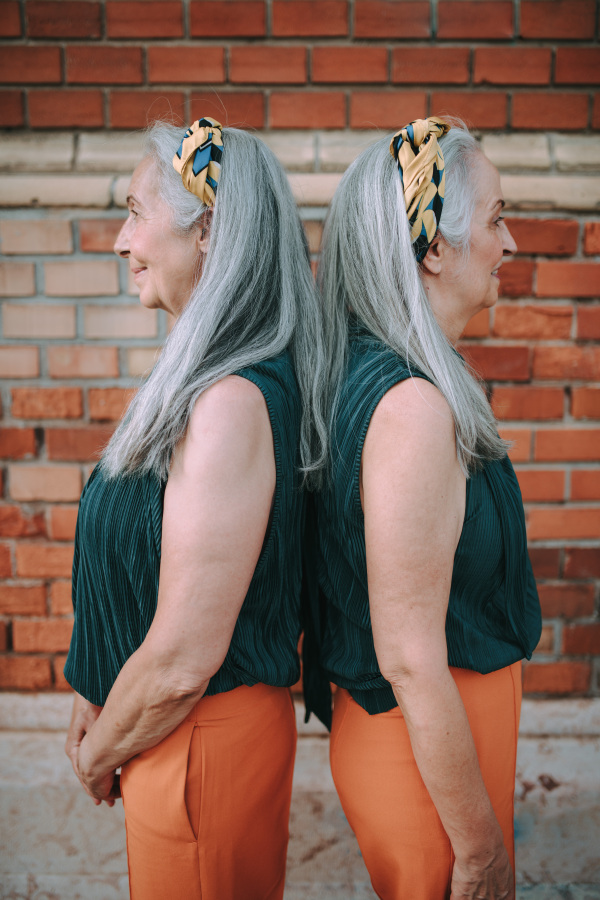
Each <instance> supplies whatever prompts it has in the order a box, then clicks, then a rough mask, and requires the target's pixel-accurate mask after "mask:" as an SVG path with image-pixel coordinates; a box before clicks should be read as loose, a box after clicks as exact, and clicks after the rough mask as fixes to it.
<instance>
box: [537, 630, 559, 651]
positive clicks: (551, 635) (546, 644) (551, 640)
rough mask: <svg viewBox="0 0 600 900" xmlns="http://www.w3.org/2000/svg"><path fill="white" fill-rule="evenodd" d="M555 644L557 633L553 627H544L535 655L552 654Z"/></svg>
mask: <svg viewBox="0 0 600 900" xmlns="http://www.w3.org/2000/svg"><path fill="white" fill-rule="evenodd" d="M554 644H555V632H554V626H553V625H543V626H542V633H541V635H540V639H539V641H538V643H537V647H536V648H535V650H534V653H536V654H538V653H552V652H553V650H554Z"/></svg>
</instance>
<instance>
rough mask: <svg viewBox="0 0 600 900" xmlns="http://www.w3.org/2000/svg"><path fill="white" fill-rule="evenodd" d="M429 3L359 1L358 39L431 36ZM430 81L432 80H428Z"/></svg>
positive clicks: (356, 14) (356, 12)
mask: <svg viewBox="0 0 600 900" xmlns="http://www.w3.org/2000/svg"><path fill="white" fill-rule="evenodd" d="M430 33H431V26H430V22H429V3H426V2H420V0H404V2H403V3H398V0H387V2H386V0H355V3H354V37H355V38H385V40H387V41H389V40H391V39H393V38H402V39H406V38H428V37H429V36H430ZM428 80H429V79H428Z"/></svg>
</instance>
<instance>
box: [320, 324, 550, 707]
mask: <svg viewBox="0 0 600 900" xmlns="http://www.w3.org/2000/svg"><path fill="white" fill-rule="evenodd" d="M411 374H412V375H413V376H415V377H420V378H424V377H425V376H424V375H423V374H422V373H420V372H418V371H415V370H414V369H413V370H412V373H411V372H409V370H408V368H407V366H406V364H405V363H404V362H403V361H402V360H401V359H400V358H399V357H398V356H397V355H396V354H395V353H394V352H393V351H392V350H390V349H389V348H387V347H386V346H385V345H384V344H382V343H381V342H379V341H378V340H377V339H376V338H375V337H373V336H372V335H370V334H369V333H368V332H364V331H359V330H355V331H354V333H353V339H352V341H351V349H350V357H349V366H348V371H347V377H346V380H345V384H344V388H343V393H342V397H341V401H340V403H339V407H338V414H337V421H336V426H335V431H334V435H333V442H332V459H333V462H332V469H333V473H332V479H331V482H330V484H329V486H328V487H327V488H326V489H325V490H324V491H322V492H321V494H320V496H319V497H318V499H317V521H318V539H319V551H318V555H319V564H318V569H319V585H320V590H321V596H322V603H323V607H324V608H323V610H322V616H323V620H322V622H321V625H320V630H321V638H320V643H321V649H320V659H321V665H322V667H323V669H324V672H325V675H326V676H327V677H328V678H329V680H330V681H332V682H333V683H334V684H337V685H339V686H341V687H343V688H346V689H347V690H348V691H349V692H350V693H351V695H352V697H353V698H354V699H355V700H356V701H357V702H358V703H359V704H360V705H361V706H362V707H363V708H364V709H366V710H367V711H368V712H369V713H379V712H384V711H386V710H389V709H392V707H394V706H396V700H395V698H394V694H393V692H392V688H391V686H390V684H389V683H388V682H387V681H386V680H385V679H384V678H383V676H382V674H381V672H380V671H379V667H378V664H377V657H376V655H375V647H374V644H373V635H372V631H371V619H370V613H369V595H368V587H367V566H366V553H365V537H364V518H363V513H362V508H361V502H360V493H359V472H360V462H361V455H362V449H363V444H364V440H365V437H366V434H367V429H368V427H369V423H370V420H371V417H372V415H373V413H374V411H375V408H376V406H377V404H378V403H379V401H380V400H381V398H382V397H383V395H384V394H385V393H386V392H387V391H389V390H390V388H391V387H393V386H394V385H395V384H397V383H398V382H401V381H403V380H405V379H406V378H409V377H411ZM323 601H324V602H323ZM540 633H541V614H540V605H539V601H538V596H537V590H536V586H535V580H534V578H533V573H532V570H531V564H530V562H529V556H528V554H527V542H526V535H525V518H524V513H523V503H522V499H521V492H520V490H519V485H518V482H517V478H516V475H515V473H514V470H513V467H512V465H511V463H510V460H509V459H508V457H506V456H505V457H504V459H501V460H498V461H494V462H490V463H488V464H486V465H485V467H484V468H483V470H481V471H479V472H477V473H475V474H473V475H472V476H471V477H470V478H469V479H467V488H466V508H465V518H464V524H463V528H462V533H461V536H460V540H459V543H458V546H457V549H456V554H455V557H454V568H453V573H452V583H451V589H450V599H449V605H448V613H447V617H446V639H447V645H448V662H449V665H451V666H458V667H460V668H465V669H472V670H475V671H477V672H492V671H495V670H497V669H501V668H503V667H504V666H508V665H510V664H511V663H513V662H516V661H517V660H520V659H522V658H523V657H527V658H529V657H530V656H531V654H532V652H533V650H534V648H535V646H536V644H537V642H538V640H539V637H540Z"/></svg>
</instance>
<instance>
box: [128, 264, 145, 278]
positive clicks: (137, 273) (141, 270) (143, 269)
mask: <svg viewBox="0 0 600 900" xmlns="http://www.w3.org/2000/svg"><path fill="white" fill-rule="evenodd" d="M131 271H132V273H133V280H134V281H137V279H138V275H141V274H142V273H143V272H145V271H146V267H145V266H140V268H138V269H132V270H131Z"/></svg>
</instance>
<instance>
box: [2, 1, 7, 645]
mask: <svg viewBox="0 0 600 900" xmlns="http://www.w3.org/2000/svg"><path fill="white" fill-rule="evenodd" d="M1 11H2V10H0V12H1ZM7 649H8V628H7V623H6V622H4V621H0V650H7Z"/></svg>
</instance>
